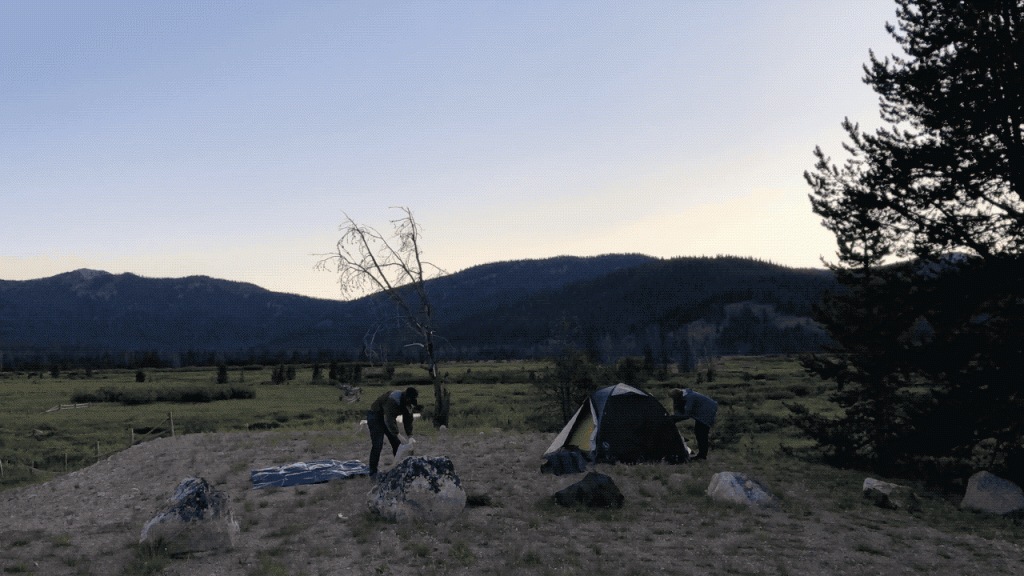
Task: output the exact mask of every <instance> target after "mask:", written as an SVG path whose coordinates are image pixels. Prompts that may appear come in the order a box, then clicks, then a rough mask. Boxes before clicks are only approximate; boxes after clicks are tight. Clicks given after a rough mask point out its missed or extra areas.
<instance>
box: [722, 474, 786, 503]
mask: <svg viewBox="0 0 1024 576" xmlns="http://www.w3.org/2000/svg"><path fill="white" fill-rule="evenodd" d="M707 495H708V496H710V497H711V498H712V499H713V500H717V501H719V502H732V503H735V504H746V505H747V506H761V507H767V506H773V505H774V504H775V501H776V500H775V497H774V496H772V495H771V494H769V493H768V490H766V489H765V487H764V486H762V485H761V483H760V482H758V481H757V480H754V479H753V478H749V477H747V476H746V475H743V474H740V473H739V472H719V473H718V474H715V475H714V476H712V477H711V482H710V483H709V484H708V489H707Z"/></svg>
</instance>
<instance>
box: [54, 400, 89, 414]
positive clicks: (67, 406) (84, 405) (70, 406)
mask: <svg viewBox="0 0 1024 576" xmlns="http://www.w3.org/2000/svg"><path fill="white" fill-rule="evenodd" d="M88 407H89V403H88V402H85V403H82V404H58V405H56V406H54V407H53V408H50V409H49V410H47V412H56V411H58V410H73V409H75V408H88Z"/></svg>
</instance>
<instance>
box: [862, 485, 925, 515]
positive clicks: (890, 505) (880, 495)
mask: <svg viewBox="0 0 1024 576" xmlns="http://www.w3.org/2000/svg"><path fill="white" fill-rule="evenodd" d="M861 492H862V493H863V495H864V497H865V498H867V499H868V500H871V501H872V502H873V503H874V504H875V506H878V507H879V508H885V509H886V510H901V509H902V510H907V511H910V512H913V511H916V510H920V509H921V504H920V502H918V500H917V495H915V494H914V492H913V491H911V489H910V488H908V487H906V486H901V485H899V484H893V483H891V482H882V481H881V480H875V479H874V478H865V479H864V485H863V487H862V488H861Z"/></svg>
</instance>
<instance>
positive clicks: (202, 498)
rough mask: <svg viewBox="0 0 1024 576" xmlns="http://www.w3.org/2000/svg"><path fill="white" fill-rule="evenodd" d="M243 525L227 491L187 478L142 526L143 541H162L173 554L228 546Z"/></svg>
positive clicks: (198, 479)
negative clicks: (230, 505)
mask: <svg viewBox="0 0 1024 576" xmlns="http://www.w3.org/2000/svg"><path fill="white" fill-rule="evenodd" d="M238 532H239V526H238V522H235V520H234V517H233V516H232V514H231V511H230V510H229V509H228V502H227V499H226V498H225V497H224V495H223V494H221V493H220V492H217V491H216V490H213V489H212V488H210V484H209V483H208V482H207V481H206V480H204V479H202V478H193V477H189V478H185V479H184V480H182V481H181V484H178V487H177V488H176V489H175V490H174V494H173V495H172V496H171V497H170V498H169V499H168V503H167V505H166V507H165V508H164V509H163V510H162V511H161V512H160V513H159V514H157V515H156V516H154V517H153V518H152V519H150V520H149V522H146V524H145V526H143V527H142V535H141V536H140V538H139V542H140V543H142V542H149V543H157V542H161V543H162V545H163V546H164V547H165V551H166V552H167V553H168V554H170V555H172V556H177V555H182V554H189V553H195V552H208V551H211V550H220V549H227V548H230V547H231V546H233V545H234V541H235V537H236V536H237V535H238Z"/></svg>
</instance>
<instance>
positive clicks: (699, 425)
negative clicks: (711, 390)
mask: <svg viewBox="0 0 1024 576" xmlns="http://www.w3.org/2000/svg"><path fill="white" fill-rule="evenodd" d="M669 397H670V398H672V408H673V410H674V411H675V414H674V415H673V416H671V419H672V422H682V421H683V420H687V419H690V418H693V434H694V436H696V437H697V456H696V457H695V458H694V459H695V460H707V459H708V436H709V434H710V432H711V427H712V426H714V425H715V417H716V416H717V415H718V402H715V401H714V400H712V399H711V398H708V397H707V396H705V395H703V394H698V393H696V392H694V391H693V390H690V389H689V388H676V389H675V390H672V391H671V392H669Z"/></svg>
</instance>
